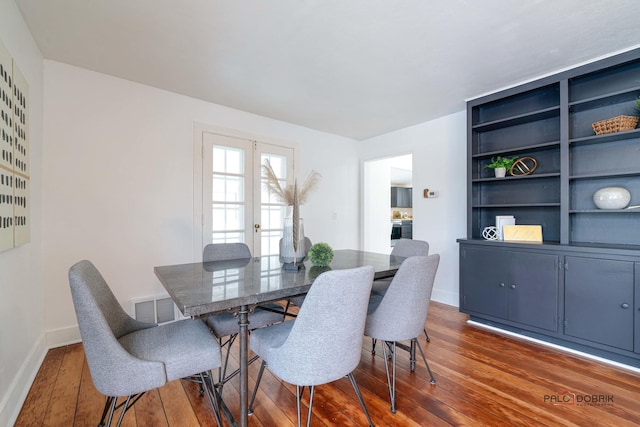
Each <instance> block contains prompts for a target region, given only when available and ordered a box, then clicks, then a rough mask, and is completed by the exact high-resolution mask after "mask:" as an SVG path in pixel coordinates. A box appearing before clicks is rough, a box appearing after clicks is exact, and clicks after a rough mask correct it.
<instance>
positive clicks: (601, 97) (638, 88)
mask: <svg viewBox="0 0 640 427" xmlns="http://www.w3.org/2000/svg"><path fill="white" fill-rule="evenodd" d="M569 90H571V83H569ZM638 91H640V86H634V87H632V88H627V89H623V90H617V91H615V92H609V93H606V94H604V95H598V96H592V97H591V98H585V99H581V100H578V101H570V102H569V108H571V107H574V106H578V105H580V104H588V103H590V102H596V101H601V100H605V99H607V98H615V97H616V96H621V95H626V94H629V93H633V92H638Z"/></svg>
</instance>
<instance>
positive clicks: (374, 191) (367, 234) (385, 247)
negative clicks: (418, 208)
mask: <svg viewBox="0 0 640 427" xmlns="http://www.w3.org/2000/svg"><path fill="white" fill-rule="evenodd" d="M362 175H363V195H362V212H363V215H362V248H363V249H364V250H365V251H370V252H378V253H382V254H388V253H391V242H390V240H389V239H390V236H391V221H390V220H389V206H390V203H389V201H390V199H391V186H390V182H391V159H388V158H385V159H379V160H370V161H365V162H364V164H363V171H362Z"/></svg>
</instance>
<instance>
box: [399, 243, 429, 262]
mask: <svg viewBox="0 0 640 427" xmlns="http://www.w3.org/2000/svg"><path fill="white" fill-rule="evenodd" d="M391 255H395V256H401V257H407V258H408V257H410V256H427V255H429V243H427V242H425V241H423V240H412V239H400V240H398V241H397V242H396V245H395V246H394V247H393V249H392V250H391Z"/></svg>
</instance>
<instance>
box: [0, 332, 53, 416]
mask: <svg viewBox="0 0 640 427" xmlns="http://www.w3.org/2000/svg"><path fill="white" fill-rule="evenodd" d="M47 350H48V347H47V345H46V343H45V336H44V335H41V336H40V338H39V339H38V340H37V341H36V342H35V343H34V345H33V347H32V348H31V351H30V352H29V354H28V355H27V357H26V359H25V361H24V363H23V364H22V366H21V367H20V369H19V370H18V372H17V374H16V376H15V377H14V379H13V381H12V382H11V385H10V386H9V389H8V391H7V394H6V395H5V397H4V399H2V402H0V425H2V426H12V425H14V424H15V422H16V420H17V419H18V415H19V414H20V409H21V408H22V405H23V404H24V401H25V399H26V398H27V394H28V393H29V390H30V389H31V385H32V384H33V381H34V379H35V378H36V375H37V373H38V370H39V369H40V365H42V361H43V360H44V357H45V356H46V355H47Z"/></svg>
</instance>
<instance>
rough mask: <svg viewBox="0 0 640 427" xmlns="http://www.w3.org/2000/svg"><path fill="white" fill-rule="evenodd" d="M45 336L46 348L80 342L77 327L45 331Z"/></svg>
mask: <svg viewBox="0 0 640 427" xmlns="http://www.w3.org/2000/svg"><path fill="white" fill-rule="evenodd" d="M45 334H46V340H47V348H56V347H62V346H63V345H69V344H75V343H78V342H80V341H82V339H81V338H80V329H79V328H78V325H73V326H67V327H65V328H59V329H54V330H51V331H47V332H46V333H45Z"/></svg>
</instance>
